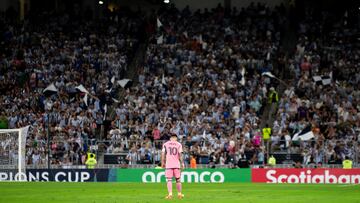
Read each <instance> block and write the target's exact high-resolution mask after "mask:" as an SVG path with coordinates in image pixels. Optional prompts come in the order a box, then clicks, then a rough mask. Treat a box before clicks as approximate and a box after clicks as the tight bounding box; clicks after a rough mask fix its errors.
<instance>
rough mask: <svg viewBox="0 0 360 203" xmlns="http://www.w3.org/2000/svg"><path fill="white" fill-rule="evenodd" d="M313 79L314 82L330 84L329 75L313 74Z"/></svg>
mask: <svg viewBox="0 0 360 203" xmlns="http://www.w3.org/2000/svg"><path fill="white" fill-rule="evenodd" d="M313 80H314V82H316V83H318V82H319V83H320V82H321V84H322V85H330V84H331V76H327V75H317V76H314V77H313Z"/></svg>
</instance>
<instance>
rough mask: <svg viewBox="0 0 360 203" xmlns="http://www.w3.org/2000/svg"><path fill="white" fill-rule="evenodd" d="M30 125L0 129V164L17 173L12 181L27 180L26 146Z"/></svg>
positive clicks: (3, 167) (2, 167)
mask: <svg viewBox="0 0 360 203" xmlns="http://www.w3.org/2000/svg"><path fill="white" fill-rule="evenodd" d="M29 127H30V126H26V127H23V128H17V129H0V166H1V169H7V170H14V172H15V173H17V175H15V176H14V178H11V179H10V180H12V181H26V149H25V147H26V137H27V134H28V131H29Z"/></svg>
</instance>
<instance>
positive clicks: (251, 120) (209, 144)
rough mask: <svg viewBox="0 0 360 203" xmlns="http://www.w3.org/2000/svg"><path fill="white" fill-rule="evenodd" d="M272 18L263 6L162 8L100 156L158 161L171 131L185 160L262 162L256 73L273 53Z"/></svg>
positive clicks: (263, 84)
mask: <svg viewBox="0 0 360 203" xmlns="http://www.w3.org/2000/svg"><path fill="white" fill-rule="evenodd" d="M279 15H280V14H279V12H278V11H276V12H272V11H270V10H269V9H267V8H265V7H263V6H258V7H257V6H251V7H249V8H247V9H243V10H241V11H236V10H234V11H233V12H232V14H231V15H227V16H226V15H224V10H223V8H221V7H218V8H216V9H214V10H211V11H207V10H205V12H195V13H193V14H192V13H190V11H189V10H188V9H185V10H183V11H179V10H177V9H175V8H172V9H169V10H166V11H164V12H163V13H162V14H161V15H160V16H161V17H160V18H159V21H160V23H161V24H162V25H161V26H159V28H158V32H157V35H156V36H154V38H153V40H152V41H151V42H152V43H151V44H150V45H149V47H148V50H147V53H146V60H145V65H144V67H143V68H142V69H141V71H140V72H139V76H138V80H139V83H138V85H136V86H133V87H131V88H130V89H129V90H128V93H127V95H126V98H125V102H124V103H123V104H121V105H119V107H118V108H117V109H116V114H117V117H116V119H115V120H114V121H113V130H112V131H111V132H110V134H109V138H110V139H112V140H113V142H112V144H111V145H110V146H109V147H108V148H107V151H108V152H109V153H111V152H120V151H122V150H124V149H125V148H129V149H130V152H129V154H128V156H127V158H128V160H129V161H130V164H133V163H146V162H150V161H151V160H153V161H155V162H158V161H159V160H160V152H161V151H160V150H161V146H162V145H161V143H162V140H168V138H169V136H170V134H173V133H175V134H176V135H177V136H178V137H179V138H180V140H181V142H183V143H184V145H185V146H184V152H185V160H186V161H187V162H188V161H189V158H190V155H195V157H197V159H198V162H199V163H214V164H220V165H224V164H228V163H235V164H236V163H237V161H238V160H239V159H247V160H249V161H251V163H264V148H263V147H261V132H260V131H261V129H260V125H259V124H260V118H259V115H261V111H262V109H263V107H264V105H266V101H267V99H266V97H267V92H268V90H269V88H270V85H271V84H270V80H269V79H268V78H265V77H262V76H261V73H262V72H264V71H271V70H272V58H273V57H274V56H276V54H277V49H278V44H279V40H280V33H279V31H278V29H277V28H278V26H279V23H280V22H281V20H282V19H281V17H280V16H279ZM245 16H247V17H245ZM224 33H225V34H224ZM244 72H245V73H244ZM124 135H125V136H124ZM120 139H123V140H124V141H125V142H119V140H120ZM124 143H125V144H124Z"/></svg>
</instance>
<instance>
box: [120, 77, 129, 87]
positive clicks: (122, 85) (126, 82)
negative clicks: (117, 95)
mask: <svg viewBox="0 0 360 203" xmlns="http://www.w3.org/2000/svg"><path fill="white" fill-rule="evenodd" d="M130 81H131V80H130V79H126V78H125V79H122V80H118V81H117V83H118V84H119V85H120V86H121V87H122V88H124V87H125V86H126V85H127V84H128V83H129V82H130Z"/></svg>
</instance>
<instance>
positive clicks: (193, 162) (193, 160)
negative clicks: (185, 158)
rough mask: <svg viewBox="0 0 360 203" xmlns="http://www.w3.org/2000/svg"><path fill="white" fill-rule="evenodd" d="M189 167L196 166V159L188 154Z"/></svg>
mask: <svg viewBox="0 0 360 203" xmlns="http://www.w3.org/2000/svg"><path fill="white" fill-rule="evenodd" d="M190 168H193V169H195V168H196V159H195V156H194V155H191V156H190Z"/></svg>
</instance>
